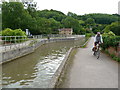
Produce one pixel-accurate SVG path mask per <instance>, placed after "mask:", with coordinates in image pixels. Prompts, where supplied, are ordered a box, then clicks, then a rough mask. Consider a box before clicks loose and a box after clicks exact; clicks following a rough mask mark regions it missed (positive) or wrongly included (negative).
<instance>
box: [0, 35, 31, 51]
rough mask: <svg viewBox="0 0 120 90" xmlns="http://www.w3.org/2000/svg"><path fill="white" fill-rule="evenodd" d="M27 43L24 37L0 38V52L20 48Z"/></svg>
mask: <svg viewBox="0 0 120 90" xmlns="http://www.w3.org/2000/svg"><path fill="white" fill-rule="evenodd" d="M29 43H30V41H29V40H28V38H27V37H26V36H0V52H4V51H8V50H11V49H17V48H21V47H24V46H27V45H28V44H29Z"/></svg>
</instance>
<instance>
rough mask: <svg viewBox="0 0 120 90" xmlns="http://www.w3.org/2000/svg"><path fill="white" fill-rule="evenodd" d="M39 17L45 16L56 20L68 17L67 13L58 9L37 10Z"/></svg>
mask: <svg viewBox="0 0 120 90" xmlns="http://www.w3.org/2000/svg"><path fill="white" fill-rule="evenodd" d="M37 15H38V17H44V18H47V19H50V18H54V19H55V20H56V21H60V22H61V21H62V19H64V18H65V17H66V15H65V14H64V13H62V12H60V11H56V10H52V9H51V10H42V11H37Z"/></svg>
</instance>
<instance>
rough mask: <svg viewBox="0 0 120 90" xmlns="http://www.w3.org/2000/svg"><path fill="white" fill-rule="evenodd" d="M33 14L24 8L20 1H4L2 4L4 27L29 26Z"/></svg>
mask: <svg viewBox="0 0 120 90" xmlns="http://www.w3.org/2000/svg"><path fill="white" fill-rule="evenodd" d="M31 20H32V17H31V15H29V13H28V12H27V11H26V10H25V9H24V6H23V4H22V3H20V2H9V3H8V2H3V4H2V21H3V22H2V29H5V28H11V29H16V28H21V29H23V30H24V29H26V28H29V26H30V25H29V24H30V22H31Z"/></svg>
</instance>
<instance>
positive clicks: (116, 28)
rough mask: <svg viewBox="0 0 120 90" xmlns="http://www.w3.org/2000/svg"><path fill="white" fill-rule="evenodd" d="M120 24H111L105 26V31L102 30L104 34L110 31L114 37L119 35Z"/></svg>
mask: <svg viewBox="0 0 120 90" xmlns="http://www.w3.org/2000/svg"><path fill="white" fill-rule="evenodd" d="M119 30H120V22H113V23H112V24H110V25H107V26H106V27H105V29H104V30H103V31H104V32H109V31H112V32H113V33H115V35H120V31H119Z"/></svg>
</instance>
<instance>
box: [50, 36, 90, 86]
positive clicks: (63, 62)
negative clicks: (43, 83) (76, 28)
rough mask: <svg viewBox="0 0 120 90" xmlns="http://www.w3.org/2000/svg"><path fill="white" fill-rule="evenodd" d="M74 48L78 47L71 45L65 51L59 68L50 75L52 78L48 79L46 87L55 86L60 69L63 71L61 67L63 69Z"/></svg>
mask: <svg viewBox="0 0 120 90" xmlns="http://www.w3.org/2000/svg"><path fill="white" fill-rule="evenodd" d="M89 40H90V38H89V39H88V40H87V41H86V42H85V43H84V44H83V45H80V47H82V46H85V45H86V44H87V43H88V41H89ZM74 48H79V47H71V48H70V49H69V51H68V52H67V53H66V56H65V58H64V60H63V61H62V63H61V65H60V66H59V68H58V69H57V71H56V72H55V74H54V76H53V77H52V80H51V81H50V84H49V86H48V88H55V86H56V84H57V82H58V79H59V78H60V75H61V73H62V71H63V69H64V67H65V65H66V63H67V60H68V58H69V55H70V53H71V52H72V50H73V49H74Z"/></svg>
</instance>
